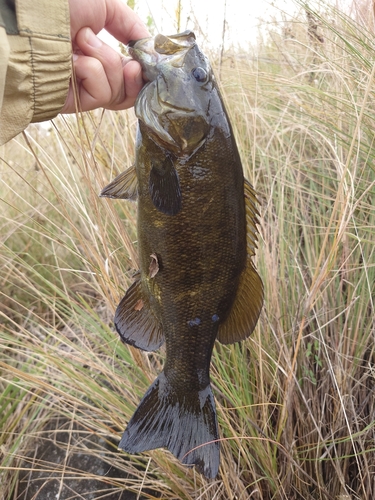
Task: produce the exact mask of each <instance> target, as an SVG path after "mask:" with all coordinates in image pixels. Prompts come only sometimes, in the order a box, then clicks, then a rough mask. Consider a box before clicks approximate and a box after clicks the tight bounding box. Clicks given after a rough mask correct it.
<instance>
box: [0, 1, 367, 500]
mask: <svg viewBox="0 0 375 500" xmlns="http://www.w3.org/2000/svg"><path fill="white" fill-rule="evenodd" d="M299 5H300V10H299V13H298V14H297V15H296V16H295V17H293V18H290V17H287V16H285V17H284V20H283V22H281V23H272V24H270V25H269V29H268V31H267V33H266V35H265V34H264V32H263V34H262V36H261V37H259V39H258V45H257V50H256V54H257V55H256V56H254V55H253V54H251V55H250V54H249V53H248V52H244V51H240V49H238V48H237V49H234V48H227V50H225V51H223V52H222V53H221V54H218V53H216V52H212V53H211V59H212V64H213V65H214V68H215V71H216V74H217V75H220V85H221V89H222V93H223V97H224V100H225V102H226V104H227V107H228V111H229V114H230V117H231V121H232V124H233V127H234V132H235V135H236V138H237V141H238V144H239V148H240V152H241V157H242V159H243V166H244V169H245V172H246V176H247V177H248V178H249V180H250V181H251V182H252V183H253V185H254V186H255V188H256V190H257V192H258V196H259V202H260V212H261V221H260V227H259V230H260V242H259V249H258V252H257V259H256V260H257V267H258V270H259V273H260V274H261V276H262V279H263V282H264V286H265V306H264V310H263V312H262V316H261V318H260V321H259V324H258V326H257V328H256V331H255V332H254V334H253V335H252V336H251V337H250V338H249V339H248V340H247V341H246V342H243V343H241V344H235V345H232V346H222V345H217V346H216V348H215V351H214V356H213V366H212V381H213V385H214V392H215V395H216V398H217V406H218V413H219V426H220V432H221V436H222V438H223V442H222V461H221V474H220V476H219V477H218V479H217V480H215V481H211V482H208V481H206V480H204V479H203V478H202V477H201V476H200V475H199V474H196V473H195V472H194V471H187V470H186V469H185V468H184V467H182V466H181V465H180V464H179V463H178V462H177V461H176V460H175V459H174V458H173V457H171V455H170V454H169V453H168V452H166V451H164V450H156V451H153V452H150V453H146V454H144V455H142V456H138V457H136V456H130V457H128V456H126V455H125V454H122V453H118V452H117V444H118V441H119V438H120V436H121V432H122V431H123V429H124V427H125V426H126V423H127V421H128V420H129V418H130V416H131V415H132V413H133V411H134V409H135V407H136V406H137V404H138V402H139V400H140V398H141V396H142V395H143V393H144V392H145V390H146V388H147V387H148V385H149V383H150V381H152V380H153V379H154V377H155V376H156V374H157V373H159V372H160V370H161V367H162V363H163V356H164V354H163V350H161V351H160V352H157V353H152V354H145V353H140V352H138V351H137V350H134V349H132V348H128V347H126V346H124V345H122V344H121V343H120V342H119V340H118V337H117V335H116V334H115V333H114V332H113V324H112V318H113V313H114V310H115V307H116V305H117V303H118V302H119V300H120V298H121V297H122V295H123V294H124V292H125V290H126V288H127V287H128V285H129V283H130V282H131V280H132V275H133V274H134V272H135V271H136V269H137V248H136V247H137V245H136V238H137V236H136V230H135V217H136V205H135V204H132V203H131V202H124V201H113V200H106V199H99V198H98V192H99V191H100V189H101V188H102V187H103V186H104V185H106V184H107V183H108V182H109V181H110V180H111V179H113V178H114V176H115V175H117V174H118V173H119V172H121V171H122V170H124V169H125V168H126V167H127V166H129V165H131V164H132V163H133V153H134V134H135V124H136V119H135V117H134V114H133V112H132V111H129V112H104V113H103V112H102V111H97V112H93V113H90V114H85V116H82V117H59V118H57V119H56V120H54V122H53V123H51V125H50V128H46V127H44V126H40V125H33V126H30V127H29V128H28V130H27V131H26V132H25V133H24V134H23V135H21V136H19V137H17V138H16V139H14V140H13V141H11V142H10V143H8V144H6V145H5V146H3V147H2V148H0V159H1V161H0V175H1V181H0V203H1V211H0V227H1V231H0V283H1V288H0V294H1V300H0V322H1V327H0V346H1V349H0V484H1V493H0V498H1V496H3V498H4V499H7V500H8V499H16V498H27V493H25V491H24V490H25V487H24V486H22V485H21V481H20V478H23V480H24V482H25V479H24V478H25V474H27V473H29V472H30V471H33V472H34V473H39V474H40V476H39V477H42V478H43V481H44V483H43V484H46V483H48V481H50V478H51V475H52V474H53V477H54V478H55V479H56V478H57V480H58V482H59V484H60V486H59V490H58V494H59V495H60V497H59V498H81V497H83V498H108V496H106V495H109V493H108V492H111V494H114V495H117V498H119V499H120V498H125V497H122V496H121V495H122V493H123V491H124V490H125V489H126V490H128V491H130V492H134V494H135V497H134V498H137V496H138V497H139V498H155V497H158V498H165V499H192V498H202V499H213V498H215V499H225V500H227V499H246V498H252V499H288V500H290V499H304V500H310V499H311V500H312V499H337V500H346V499H357V498H358V499H372V498H374V496H375V479H374V478H375V474H374V466H375V439H374V438H375V404H374V390H373V388H374V383H375V382H374V377H375V355H374V337H375V321H374V317H375V314H374V313H375V311H374V296H375V294H374V282H375V279H374V272H375V270H374V267H375V257H374V251H375V250H374V248H375V247H374V241H375V237H374V233H375V208H374V194H375V168H374V147H373V146H374V145H373V141H374V130H375V129H374V95H375V93H374V91H375V87H374V68H375V66H374V59H375V57H374V41H373V40H374V36H373V31H372V27H373V24H371V22H372V21H371V20H372V18H373V13H372V11H369V10H366V9H365V7H366V4H361V5H362V7H363V8H362V10H358V11H357V15H356V16H348V15H346V14H344V13H342V12H340V11H339V10H337V9H333V8H331V7H329V6H328V5H326V4H319V6H318V7H315V8H314V9H313V8H312V7H311V5H312V4H305V3H299ZM197 38H198V41H199V40H200V34H199V33H197ZM202 38H203V36H202ZM203 48H204V44H203ZM207 50H208V51H209V49H207ZM61 422H63V425H64V426H65V427H64V428H65V429H66V430H67V433H68V436H70V437H72V436H73V434H74V436H75V439H74V441H73V439H71V440H70V441H69V440H68V442H65V441H62V440H61V441H59V438H58V434H57V431H58V429H60V427H59V426H60V424H61ZM93 439H94V441H93ZM93 442H94V443H95V445H93V444H92V443H93ZM49 443H54V444H55V445H56V447H57V448H59V449H61V450H62V451H63V453H62V456H63V457H65V458H64V459H63V460H62V462H61V463H58V464H57V463H56V462H54V461H53V460H52V458H51V457H48V456H47V457H44V458H43V459H41V458H40V457H39V456H38V452H37V450H38V449H40V448H42V447H43V446H46V444H49ZM90 443H91V444H90ZM84 454H85V455H88V456H91V457H92V459H94V458H95V457H100V458H101V460H102V461H103V462H104V463H106V464H107V465H108V467H109V468H111V467H112V469H113V470H115V473H113V474H107V475H105V477H103V473H102V472H100V471H99V470H98V471H97V472H96V473H95V471H94V472H93V471H92V470H90V472H88V471H87V469H85V468H84V467H83V466H82V467H78V466H74V467H73V466H72V465H70V464H71V462H70V461H69V457H71V456H72V455H78V456H82V455H84ZM27 477H29V479H28V481H29V482H28V483H27ZM30 477H32V476H27V475H26V483H27V484H28V487H29V488H31V486H30V482H32V481H31V480H30ZM69 478H78V479H86V480H90V481H93V480H94V479H97V478H100V480H101V481H102V482H103V484H104V483H105V487H106V488H110V489H106V490H105V488H104V486H103V490H99V489H98V490H96V496H92V497H89V496H84V494H82V495H81V496H78V493H77V494H76V496H74V495H75V493H74V491H71V492H69V493H64V491H65V490H63V485H64V481H66V480H67V479H69ZM26 490H27V487H26ZM104 490H105V491H104ZM40 491H41V492H40V493H39V495H40V496H38V497H35V498H45V497H43V492H42V490H40ZM64 495H65V496H64ZM69 495H70V496H69ZM30 498H31V496H30ZM111 498H112V497H111ZM113 498H116V496H114V497H113Z"/></svg>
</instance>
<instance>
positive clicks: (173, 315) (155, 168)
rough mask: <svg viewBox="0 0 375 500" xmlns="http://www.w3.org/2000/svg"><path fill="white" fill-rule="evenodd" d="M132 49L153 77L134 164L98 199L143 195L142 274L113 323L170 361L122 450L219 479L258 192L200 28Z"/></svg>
mask: <svg viewBox="0 0 375 500" xmlns="http://www.w3.org/2000/svg"><path fill="white" fill-rule="evenodd" d="M129 52H130V53H131V55H132V57H133V58H134V59H136V60H137V61H139V62H140V64H141V65H142V69H143V71H144V74H145V76H146V78H147V79H148V80H149V82H148V83H147V84H146V85H145V86H144V87H143V89H142V90H141V92H140V94H139V96H138V98H137V101H136V103H135V113H136V115H137V117H138V119H139V121H138V131H137V139H136V158H135V166H134V167H130V168H129V169H128V170H126V171H125V172H123V173H122V174H120V175H119V176H118V177H116V179H115V180H114V181H112V182H111V183H110V184H109V185H108V186H107V187H105V188H104V189H103V191H102V193H101V196H107V197H111V198H123V199H133V200H134V199H137V200H138V221H137V231H138V247H139V256H140V273H139V275H138V277H137V278H136V280H135V282H134V283H133V284H132V286H131V287H130V288H129V290H128V291H127V292H126V295H125V297H124V298H123V299H122V300H121V302H120V304H119V306H118V308H117V310H116V314H115V320H114V322H115V326H116V330H117V331H118V333H119V335H120V337H121V339H122V340H123V342H125V343H127V344H130V345H132V346H135V347H137V348H139V349H143V350H146V351H153V350H156V349H158V348H159V347H160V346H161V345H162V344H163V342H164V341H165V343H166V361H165V365H164V369H163V371H162V372H161V373H160V375H159V376H158V377H157V379H156V380H155V382H154V383H153V384H152V385H151V387H150V388H149V389H148V391H147V392H146V394H145V395H144V397H143V399H142V401H141V402H140V404H139V406H138V408H137V410H136V411H135V413H134V415H133V416H132V418H131V420H130V421H129V424H128V426H127V428H126V430H125V432H124V434H123V436H122V439H121V441H120V444H119V448H120V449H122V450H124V451H126V452H128V453H138V452H143V451H147V450H152V449H155V448H162V447H166V448H168V450H170V451H171V452H172V453H173V455H175V456H176V457H177V458H178V459H179V460H181V461H182V463H184V464H187V465H195V466H196V468H197V470H198V471H199V472H201V473H202V474H203V475H205V476H206V477H207V478H214V477H216V475H217V473H218V470H219V463H220V445H219V441H218V439H219V434H218V426H217V418H216V410H215V401H214V397H213V394H212V392H211V386H210V376H209V370H210V361H211V355H212V350H213V347H214V343H215V340H216V339H218V340H219V341H220V342H222V343H224V344H226V343H233V342H238V341H241V340H243V339H245V338H246V337H248V336H249V335H250V334H251V332H252V331H253V329H254V327H255V325H256V323H257V321H258V317H259V314H260V311H261V308H262V304H263V285H262V281H261V279H260V277H259V275H258V273H257V271H256V269H255V267H254V264H253V262H252V257H253V256H254V254H255V249H256V243H257V229H256V224H257V216H258V211H257V209H256V203H257V199H256V194H255V191H254V189H253V188H252V186H251V185H250V184H249V183H248V181H246V180H245V179H244V176H243V171H242V165H241V160H240V156H239V153H238V149H237V145H236V143H235V140H234V136H233V131H232V128H231V125H230V122H229V119H228V115H227V113H226V111H225V108H224V104H223V102H222V99H221V96H220V93H219V90H218V87H217V83H216V81H215V77H214V75H213V72H212V69H211V66H210V64H209V61H208V59H207V58H206V56H205V55H204V54H203V53H202V52H201V51H200V49H199V47H198V45H197V44H196V40H195V35H194V33H193V32H191V31H186V32H184V33H180V34H177V35H172V36H168V37H166V36H163V35H157V36H156V37H154V38H146V39H142V40H138V41H136V42H131V44H130V48H129Z"/></svg>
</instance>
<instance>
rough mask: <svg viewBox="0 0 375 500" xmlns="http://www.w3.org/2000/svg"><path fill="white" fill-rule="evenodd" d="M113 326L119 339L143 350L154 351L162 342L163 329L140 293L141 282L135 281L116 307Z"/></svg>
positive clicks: (145, 298) (145, 297)
mask: <svg viewBox="0 0 375 500" xmlns="http://www.w3.org/2000/svg"><path fill="white" fill-rule="evenodd" d="M115 326H116V330H117V332H118V333H119V335H120V337H121V339H122V341H123V342H125V343H126V344H130V345H132V346H134V347H137V348H138V349H143V350H144V351H156V349H158V348H159V347H160V346H161V345H162V344H163V342H164V335H163V330H162V328H161V325H160V323H159V321H158V320H157V319H156V318H155V316H154V315H153V313H152V310H151V308H150V305H149V303H148V300H147V294H144V293H142V283H141V281H140V280H137V281H135V282H134V283H133V284H132V286H131V287H130V288H129V289H128V291H127V292H126V294H125V297H124V298H123V299H122V300H121V302H120V304H119V305H118V307H117V309H116V314H115Z"/></svg>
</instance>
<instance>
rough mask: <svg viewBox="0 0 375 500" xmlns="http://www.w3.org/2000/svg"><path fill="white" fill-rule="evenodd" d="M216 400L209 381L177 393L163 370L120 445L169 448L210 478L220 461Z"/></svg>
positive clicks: (131, 450)
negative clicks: (198, 389)
mask: <svg viewBox="0 0 375 500" xmlns="http://www.w3.org/2000/svg"><path fill="white" fill-rule="evenodd" d="M217 439H218V430H217V422H216V410H215V401H214V397H213V394H212V392H211V387H210V386H209V385H208V386H207V387H206V388H205V389H204V390H202V391H200V392H196V393H194V394H190V393H189V392H188V391H183V392H182V391H181V393H177V391H175V390H174V389H173V388H172V387H171V385H170V384H169V382H168V380H167V379H166V377H165V375H164V372H162V373H161V374H160V375H159V377H158V378H157V379H156V380H155V382H154V383H153V384H152V385H151V386H150V388H149V389H148V390H147V392H146V394H145V395H144V397H143V399H142V401H141V402H140V404H139V406H138V408H137V410H136V411H135V413H134V415H133V416H132V418H131V419H130V422H129V424H128V427H127V428H126V430H125V432H124V434H123V436H122V439H121V441H120V444H119V448H121V449H122V450H124V451H126V452H128V453H139V452H142V451H147V450H153V449H155V448H164V447H165V448H168V450H169V451H170V452H171V453H173V455H174V456H175V457H176V458H178V459H179V460H180V461H181V462H182V463H183V464H186V465H195V466H196V468H197V470H198V471H199V472H200V473H201V474H203V475H204V476H206V477H207V478H214V477H216V475H217V473H218V470H219V463H220V445H219V442H218V441H217Z"/></svg>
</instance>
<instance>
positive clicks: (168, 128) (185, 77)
mask: <svg viewBox="0 0 375 500" xmlns="http://www.w3.org/2000/svg"><path fill="white" fill-rule="evenodd" d="M129 52H130V54H131V56H132V57H133V58H134V59H135V60H137V61H138V62H139V63H140V64H141V66H142V69H143V73H144V75H145V77H146V78H147V79H148V80H149V82H148V83H147V84H146V85H145V86H144V87H143V89H142V90H141V92H140V94H139V95H138V98H137V101H136V103H135V113H136V115H137V117H138V118H139V120H141V121H142V122H143V123H144V124H145V125H146V126H147V127H148V129H149V130H150V132H151V137H152V139H153V140H154V141H155V142H156V143H158V144H159V145H160V146H162V147H165V148H167V149H169V150H171V151H172V152H174V153H175V154H177V155H191V154H192V153H193V152H194V151H196V150H197V149H198V148H199V147H200V146H201V145H202V144H203V143H204V142H205V140H206V138H207V137H208V134H209V133H210V129H211V118H212V117H211V111H210V103H211V99H212V96H213V91H214V89H215V83H214V75H213V72H212V69H211V66H210V63H209V61H208V59H207V57H206V56H205V55H204V54H203V53H202V52H201V51H200V49H199V47H198V45H197V44H196V40H195V35H194V33H193V32H192V31H185V32H184V33H179V34H177V35H172V36H164V35H161V34H159V35H156V36H155V37H153V38H144V39H141V40H138V41H136V42H131V43H130V44H129Z"/></svg>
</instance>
